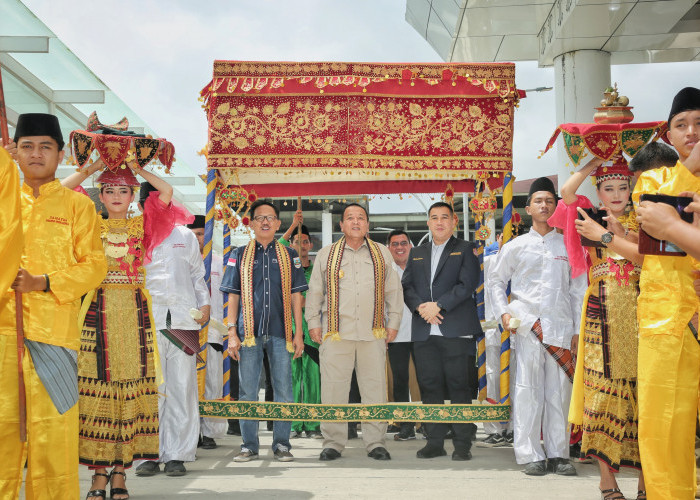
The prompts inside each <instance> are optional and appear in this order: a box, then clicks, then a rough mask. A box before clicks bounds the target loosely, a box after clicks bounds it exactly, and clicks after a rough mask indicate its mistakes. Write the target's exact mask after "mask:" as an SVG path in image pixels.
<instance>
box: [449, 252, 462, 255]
mask: <svg viewBox="0 0 700 500" xmlns="http://www.w3.org/2000/svg"><path fill="white" fill-rule="evenodd" d="M450 255H462V252H452V253H451V254H450Z"/></svg>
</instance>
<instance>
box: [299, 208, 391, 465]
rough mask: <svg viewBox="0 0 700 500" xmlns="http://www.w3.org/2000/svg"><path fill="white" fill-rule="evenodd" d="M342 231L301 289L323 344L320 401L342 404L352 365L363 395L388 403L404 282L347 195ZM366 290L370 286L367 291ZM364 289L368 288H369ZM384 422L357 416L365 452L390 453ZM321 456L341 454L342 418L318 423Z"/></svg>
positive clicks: (378, 456) (314, 334) (312, 329)
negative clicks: (389, 350)
mask: <svg viewBox="0 0 700 500" xmlns="http://www.w3.org/2000/svg"><path fill="white" fill-rule="evenodd" d="M340 229H341V230H342V231H343V237H342V238H341V239H340V240H338V241H336V242H335V243H333V244H332V245H329V246H326V247H323V248H322V249H321V250H320V251H319V252H318V255H317V256H316V263H315V265H314V269H313V271H312V272H311V281H310V282H309V291H308V292H307V294H306V321H307V323H308V325H309V336H310V337H311V340H313V341H314V342H316V343H319V344H321V346H320V348H319V354H320V361H321V402H322V403H323V404H326V405H333V404H347V402H348V395H349V393H350V381H351V379H352V372H353V369H354V370H355V373H356V374H357V382H358V385H359V387H360V394H361V397H362V403H364V404H383V403H386V399H387V394H386V344H387V343H388V342H391V341H393V340H394V339H395V338H396V334H397V333H398V328H399V325H400V324H401V315H402V314H403V289H402V288H401V282H400V281H399V275H398V274H397V273H396V271H394V269H393V268H392V266H391V263H392V261H393V258H392V256H391V253H390V252H389V249H388V248H387V247H385V246H384V245H381V244H379V243H375V242H374V241H372V240H371V239H369V238H368V237H367V233H368V231H369V216H368V214H367V211H366V210H365V208H364V207H362V206H361V205H358V204H357V203H350V204H349V205H348V206H347V207H345V210H344V211H343V218H342V221H341V222H340ZM370 290H371V292H370ZM368 292H369V293H368ZM386 427H387V424H386V423H382V422H363V423H362V440H363V441H364V443H365V449H366V450H367V452H368V454H367V456H369V457H370V458H373V459H375V460H390V459H391V456H390V455H389V452H388V451H387V450H386V448H385V443H384V434H385V432H386ZM321 432H322V433H323V437H324V439H325V440H324V442H323V451H322V452H321V455H320V457H319V458H320V460H324V461H327V460H335V459H337V458H340V455H341V453H342V451H343V450H344V449H345V445H346V443H347V439H348V432H347V426H346V425H345V424H343V423H322V424H321Z"/></svg>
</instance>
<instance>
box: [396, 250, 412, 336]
mask: <svg viewBox="0 0 700 500" xmlns="http://www.w3.org/2000/svg"><path fill="white" fill-rule="evenodd" d="M392 267H393V268H394V270H395V271H396V272H397V273H398V275H399V279H401V278H403V271H404V270H403V269H401V268H400V267H399V266H397V265H396V263H395V262H394V263H392ZM412 317H413V316H412V314H411V311H409V309H408V307H407V306H406V303H404V305H403V315H402V316H401V326H399V331H398V333H397V334H396V338H395V339H394V340H393V342H410V341H411V318H412Z"/></svg>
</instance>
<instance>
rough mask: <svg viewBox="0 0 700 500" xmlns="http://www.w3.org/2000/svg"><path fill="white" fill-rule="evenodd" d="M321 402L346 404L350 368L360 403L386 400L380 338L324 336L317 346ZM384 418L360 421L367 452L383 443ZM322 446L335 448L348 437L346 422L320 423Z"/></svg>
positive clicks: (384, 357) (384, 344) (382, 340)
mask: <svg viewBox="0 0 700 500" xmlns="http://www.w3.org/2000/svg"><path fill="white" fill-rule="evenodd" d="M319 355H320V361H321V402H322V403H323V404H347V402H348V394H349V393H350V380H351V379H352V371H353V369H354V370H355V371H356V375H357V384H358V386H359V387H360V395H361V397H362V403H363V404H383V403H386V401H387V385H386V343H385V341H384V339H377V340H373V341H361V340H357V341H354V340H330V339H327V340H325V341H324V342H323V343H322V344H321V346H320V348H319ZM386 427H387V424H386V422H362V440H363V441H364V443H365V448H366V449H367V451H368V452H370V451H372V450H373V449H375V448H377V447H379V446H384V445H385V444H384V434H385V433H386ZM321 432H322V433H323V437H324V442H323V447H324V448H333V449H334V450H336V451H338V452H342V451H343V449H345V445H346V444H347V441H348V424H347V423H346V422H342V423H325V422H322V423H321Z"/></svg>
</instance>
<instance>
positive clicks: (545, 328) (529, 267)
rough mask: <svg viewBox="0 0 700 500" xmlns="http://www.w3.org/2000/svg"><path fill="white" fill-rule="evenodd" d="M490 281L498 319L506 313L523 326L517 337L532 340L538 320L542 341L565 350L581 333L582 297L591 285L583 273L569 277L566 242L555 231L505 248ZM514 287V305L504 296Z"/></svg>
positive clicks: (520, 238)
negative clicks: (519, 335) (524, 336)
mask: <svg viewBox="0 0 700 500" xmlns="http://www.w3.org/2000/svg"><path fill="white" fill-rule="evenodd" d="M489 278H490V281H491V283H490V286H491V290H490V297H491V299H492V302H493V310H494V312H495V313H496V315H497V318H498V319H499V320H500V318H501V315H503V314H504V313H508V314H510V315H511V316H512V317H514V318H518V319H519V320H520V321H521V324H520V327H519V328H518V330H517V332H518V334H522V335H532V334H531V333H529V331H530V330H531V328H532V325H533V324H534V323H535V321H537V319H538V318H539V319H540V323H541V325H542V340H543V342H544V343H545V344H550V345H553V346H557V347H563V348H565V349H570V348H571V337H573V336H574V335H577V334H578V332H579V324H580V321H581V307H582V304H583V296H584V294H585V292H586V287H587V285H588V283H587V278H586V275H585V274H582V275H580V276H578V277H577V278H575V279H572V278H571V267H570V266H569V258H568V256H567V253H566V248H565V247H564V237H563V236H562V235H561V234H559V233H557V232H556V231H550V232H549V233H547V234H545V235H544V236H542V235H540V234H539V233H538V232H537V231H535V230H534V229H531V230H530V232H529V233H526V234H523V235H522V236H518V237H517V238H515V239H514V240H513V241H510V242H508V243H507V244H506V245H504V246H503V248H502V249H501V251H500V253H499V254H498V260H497V261H496V262H495V264H494V266H493V268H492V269H491V272H490V273H489ZM509 280H510V282H511V302H510V304H509V303H508V299H507V297H506V287H507V286H508V281H509Z"/></svg>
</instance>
